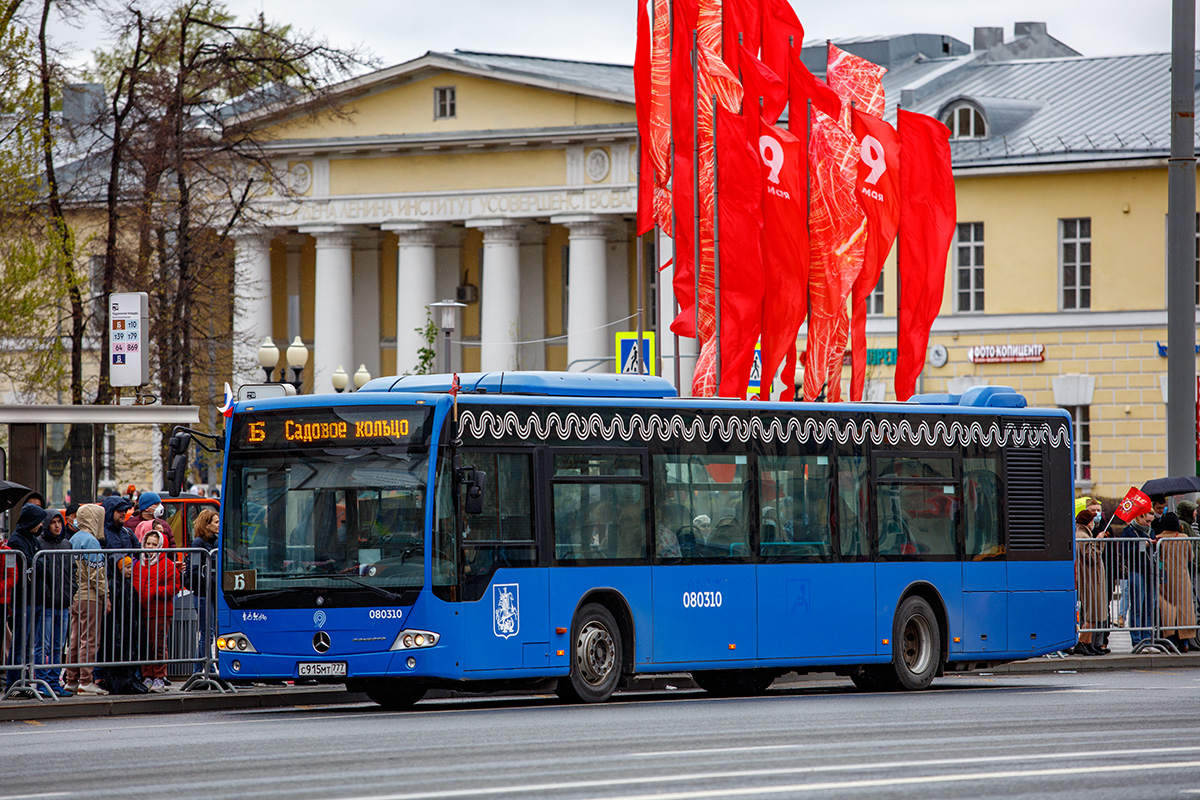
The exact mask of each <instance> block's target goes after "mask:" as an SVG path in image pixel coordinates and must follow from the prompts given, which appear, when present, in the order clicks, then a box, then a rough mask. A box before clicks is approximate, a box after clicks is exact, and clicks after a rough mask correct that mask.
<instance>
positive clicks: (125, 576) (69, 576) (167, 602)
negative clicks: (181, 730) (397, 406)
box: [0, 547, 232, 700]
mask: <svg viewBox="0 0 1200 800" xmlns="http://www.w3.org/2000/svg"><path fill="white" fill-rule="evenodd" d="M212 555H213V554H212V553H210V552H209V551H207V550H205V549H204V548H193V547H174V548H154V549H138V550H130V551H115V550H71V549H65V550H42V551H39V552H37V553H35V554H34V557H33V559H32V563H31V564H29V565H26V564H25V561H26V559H25V557H24V555H23V554H22V553H20V552H17V551H8V550H5V551H0V561H4V562H5V564H6V565H7V564H8V562H11V564H12V569H13V572H15V573H16V575H17V577H18V578H19V579H18V580H16V581H15V585H14V590H13V595H12V598H11V600H10V602H9V603H8V604H7V606H6V609H7V610H8V611H9V614H8V617H9V618H10V620H9V624H10V625H11V626H12V629H13V635H12V646H11V648H9V647H6V648H5V650H6V656H5V660H4V663H5V665H6V666H7V667H9V669H8V671H7V680H6V683H7V690H6V691H5V692H4V694H3V696H2V697H0V699H6V698H8V697H10V696H26V697H36V698H39V699H53V700H57V699H58V698H59V696H60V693H59V692H56V691H55V689H56V688H58V689H62V688H67V689H71V690H72V691H74V692H76V693H80V694H142V693H144V692H148V691H162V690H164V683H163V682H164V681H167V680H169V679H170V678H171V677H176V678H180V679H183V678H184V677H185V676H186V679H185V680H183V685H182V686H181V687H180V691H189V690H193V689H216V690H218V691H232V687H231V686H230V685H229V684H227V683H226V682H225V681H222V680H221V679H220V678H219V677H218V676H217V672H216V651H215V649H214V640H215V638H216V608H215V597H216V591H215V590H216V581H215V570H214V569H213V563H212ZM6 585H7V584H6ZM135 684H140V686H139V685H135ZM88 687H92V688H88ZM97 687H99V688H100V689H102V690H103V691H97V690H96V688H97Z"/></svg>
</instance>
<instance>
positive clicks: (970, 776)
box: [327, 747, 1200, 800]
mask: <svg viewBox="0 0 1200 800" xmlns="http://www.w3.org/2000/svg"><path fill="white" fill-rule="evenodd" d="M1162 750H1163V751H1171V752H1176V751H1183V750H1191V751H1195V750H1200V748H1197V747H1189V748H1163V749H1162ZM1127 752H1130V753H1137V752H1140V751H1127ZM1149 752H1161V751H1157V750H1156V751H1149ZM1071 755H1079V754H1056V755H1053V756H1049V755H1043V756H1041V757H1047V758H1050V757H1052V758H1056V759H1057V758H1066V757H1071ZM1086 755H1088V756H1090V757H1098V756H1104V755H1107V754H1104V753H1087V754H1086ZM1033 757H1034V756H1030V758H1033ZM1017 758H1022V757H1020V756H1011V757H999V758H980V759H973V760H974V761H1001V760H1013V759H1017ZM969 760H972V759H963V761H969ZM938 763H939V762H893V763H889V764H871V765H848V766H834V765H825V766H819V767H798V768H787V769H782V768H781V769H765V770H745V771H738V772H700V773H683V774H674V775H654V776H644V777H637V778H613V779H609V780H593V781H569V782H567V781H564V782H559V783H532V784H520V785H512V786H498V785H492V786H487V787H481V788H475V789H447V790H442V791H434V792H404V793H400V794H375V795H351V796H343V797H337V796H330V797H329V798H327V800H437V799H438V798H452V797H481V796H484V797H486V796H495V795H501V794H534V793H540V792H563V791H578V790H580V789H615V788H617V787H621V786H635V785H639V784H641V785H648V784H663V783H671V784H674V783H679V782H681V781H692V782H694V781H699V780H720V779H736V778H762V777H767V776H771V775H797V774H815V773H820V772H834V771H838V772H846V771H853V770H858V769H884V768H894V767H898V766H900V767H908V766H918V765H926V764H929V765H937V764H938ZM1188 767H1200V761H1176V762H1165V763H1157V764H1129V765H1103V766H1101V765H1096V766H1082V765H1081V766H1078V767H1063V768H1058V769H1042V770H1011V771H1004V772H970V773H957V774H953V775H930V776H920V777H912V778H869V779H863V780H857V781H833V782H822V783H812V784H803V783H801V784H789V785H787V786H770V787H761V788H755V789H741V790H739V789H729V788H726V789H713V790H702V791H698V792H680V793H668V794H652V795H638V796H626V795H622V796H621V800H688V798H703V797H730V796H738V795H755V794H775V793H780V792H789V791H816V790H818V789H823V790H832V789H862V788H869V787H881V786H903V785H909V784H920V783H949V782H953V781H975V780H993V779H997V778H1007V777H1021V776H1026V777H1039V776H1040V777H1049V776H1056V775H1082V774H1086V773H1089V772H1130V771H1138V770H1164V769H1183V768H1188Z"/></svg>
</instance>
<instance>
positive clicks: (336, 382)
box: [329, 364, 350, 394]
mask: <svg viewBox="0 0 1200 800" xmlns="http://www.w3.org/2000/svg"><path fill="white" fill-rule="evenodd" d="M329 380H330V381H331V382H332V383H333V390H334V391H335V392H337V393H338V394H341V393H342V392H344V391H346V385H347V384H348V383H350V376H349V375H347V374H346V368H345V367H343V366H342V365H341V364H338V368H337V369H335V370H334V371H333V375H332V376H330V378H329Z"/></svg>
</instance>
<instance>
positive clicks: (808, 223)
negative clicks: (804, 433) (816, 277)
mask: <svg viewBox="0 0 1200 800" xmlns="http://www.w3.org/2000/svg"><path fill="white" fill-rule="evenodd" d="M812 123H813V108H812V98H811V97H809V98H807V99H806V101H805V120H804V229H805V230H806V231H807V232H808V254H809V262H810V263H809V273H808V274H809V278H810V280H809V285H808V286H806V287H804V288H805V292H804V303H805V305H807V306H808V308H806V309H805V310H804V318H805V319H806V320H808V333H807V334H805V336H804V379H805V382H807V381H808V362H809V358H810V352H811V348H810V347H809V345H810V344H811V343H812V331H813V324H812V292H811V291H808V290H809V289H810V288H811V286H812V281H811V277H812V265H811V261H812ZM794 392H795V389H794V388H793V395H792V398H793V399H795V394H794ZM800 399H802V400H803V399H806V398H805V397H804V392H803V391H802V392H800ZM814 399H815V398H814Z"/></svg>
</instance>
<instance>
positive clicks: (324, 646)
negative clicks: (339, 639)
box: [313, 631, 330, 653]
mask: <svg viewBox="0 0 1200 800" xmlns="http://www.w3.org/2000/svg"><path fill="white" fill-rule="evenodd" d="M329 645H330V641H329V634H328V633H326V632H325V631H317V633H316V635H315V636H313V650H316V651H317V652H318V653H327V652H329Z"/></svg>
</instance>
